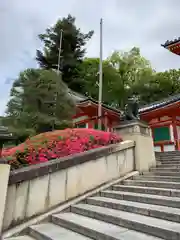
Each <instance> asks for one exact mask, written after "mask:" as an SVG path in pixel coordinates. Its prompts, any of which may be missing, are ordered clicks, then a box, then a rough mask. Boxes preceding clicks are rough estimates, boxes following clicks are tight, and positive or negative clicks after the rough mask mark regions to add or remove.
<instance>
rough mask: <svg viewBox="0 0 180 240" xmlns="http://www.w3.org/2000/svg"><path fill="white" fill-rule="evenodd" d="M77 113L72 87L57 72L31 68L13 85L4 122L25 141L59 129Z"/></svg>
mask: <svg viewBox="0 0 180 240" xmlns="http://www.w3.org/2000/svg"><path fill="white" fill-rule="evenodd" d="M74 113H75V104H74V102H73V101H72V99H71V98H70V96H69V94H68V88H67V87H66V85H65V84H64V83H63V82H62V80H61V77H60V76H58V75H57V74H56V72H55V71H53V70H41V69H27V70H25V71H24V72H22V73H20V75H19V77H18V79H16V80H15V82H14V84H13V87H12V89H11V99H10V101H9V102H8V105H7V112H6V114H7V115H6V117H5V119H4V120H3V121H4V124H6V125H8V126H10V130H11V131H12V132H14V133H15V134H16V135H17V136H18V138H19V140H20V141H21V140H22V141H24V140H25V139H26V138H27V137H28V136H31V135H34V134H37V133H40V132H47V131H51V130H52V128H54V127H55V128H56V129H59V127H60V126H61V125H62V122H64V121H66V120H68V121H71V119H72V116H73V114H74ZM60 128H61V127H60Z"/></svg>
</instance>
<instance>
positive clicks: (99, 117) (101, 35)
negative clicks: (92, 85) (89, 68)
mask: <svg viewBox="0 0 180 240" xmlns="http://www.w3.org/2000/svg"><path fill="white" fill-rule="evenodd" d="M102 59H103V20H102V18H101V20H100V57H99V102H98V129H99V130H101V128H102V124H101V123H102V87H103V69H102Z"/></svg>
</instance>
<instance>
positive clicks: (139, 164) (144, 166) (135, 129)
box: [114, 120, 156, 172]
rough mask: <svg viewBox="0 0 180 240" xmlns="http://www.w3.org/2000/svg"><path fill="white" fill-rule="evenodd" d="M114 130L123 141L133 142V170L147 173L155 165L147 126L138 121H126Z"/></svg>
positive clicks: (149, 131) (151, 141)
mask: <svg viewBox="0 0 180 240" xmlns="http://www.w3.org/2000/svg"><path fill="white" fill-rule="evenodd" d="M114 130H115V132H116V133H119V134H120V135H121V136H122V138H123V140H133V141H135V144H136V146H135V170H138V171H140V172H142V171H148V170H149V168H150V167H152V166H155V165H156V160H155V153H154V144H153V139H152V134H151V129H150V127H149V126H148V124H146V123H144V122H141V121H138V120H137V121H127V122H122V123H121V125H119V126H118V127H116V128H115V129H114Z"/></svg>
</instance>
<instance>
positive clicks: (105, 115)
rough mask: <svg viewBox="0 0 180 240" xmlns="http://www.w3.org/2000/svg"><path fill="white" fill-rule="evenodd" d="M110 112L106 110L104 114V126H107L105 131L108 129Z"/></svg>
mask: <svg viewBox="0 0 180 240" xmlns="http://www.w3.org/2000/svg"><path fill="white" fill-rule="evenodd" d="M107 115H108V114H107V112H105V114H104V126H105V131H107V130H108V127H109V126H108V122H109V119H108V116H107Z"/></svg>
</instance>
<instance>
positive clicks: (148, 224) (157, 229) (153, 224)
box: [71, 204, 180, 240]
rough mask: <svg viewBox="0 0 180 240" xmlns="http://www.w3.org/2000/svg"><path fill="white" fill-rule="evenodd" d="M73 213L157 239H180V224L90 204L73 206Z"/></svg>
mask: <svg viewBox="0 0 180 240" xmlns="http://www.w3.org/2000/svg"><path fill="white" fill-rule="evenodd" d="M71 211H72V212H73V213H76V214H80V215H83V216H85V217H89V218H95V219H97V220H100V221H105V222H107V223H111V224H116V225H119V226H122V227H125V228H129V229H132V230H136V231H140V232H144V233H146V234H149V235H153V236H155V237H160V238H164V239H167V240H169V239H174V240H179V239H180V224H179V223H176V222H170V221H167V220H162V219H157V218H154V217H147V216H143V215H140V214H135V213H129V212H124V211H120V210H115V209H110V208H104V207H99V206H93V205H89V204H78V205H75V206H72V208H71Z"/></svg>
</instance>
